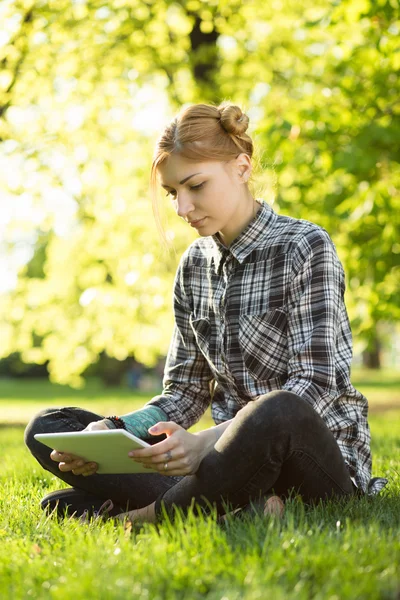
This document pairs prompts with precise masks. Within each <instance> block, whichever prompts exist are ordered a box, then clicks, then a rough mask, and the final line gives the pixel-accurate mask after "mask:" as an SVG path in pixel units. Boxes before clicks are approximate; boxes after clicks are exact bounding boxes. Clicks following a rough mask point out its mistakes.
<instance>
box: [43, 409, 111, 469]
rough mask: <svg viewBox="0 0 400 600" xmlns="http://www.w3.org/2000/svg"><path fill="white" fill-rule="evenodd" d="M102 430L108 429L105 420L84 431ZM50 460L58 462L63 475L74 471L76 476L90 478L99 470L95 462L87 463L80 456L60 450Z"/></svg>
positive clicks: (89, 426) (54, 451)
mask: <svg viewBox="0 0 400 600" xmlns="http://www.w3.org/2000/svg"><path fill="white" fill-rule="evenodd" d="M101 429H108V427H107V425H106V424H105V422H104V421H103V420H102V421H93V422H92V423H89V425H88V426H87V427H85V429H83V430H82V431H99V430H101ZM50 458H51V460H54V461H55V462H58V468H59V469H60V471H62V472H63V473H65V472H68V471H72V473H73V474H74V475H83V476H84V477H88V475H94V474H95V473H96V471H97V468H98V464H97V463H95V462H85V461H84V459H83V458H81V457H80V456H76V455H75V454H67V453H65V452H58V450H53V451H52V452H51V454H50Z"/></svg>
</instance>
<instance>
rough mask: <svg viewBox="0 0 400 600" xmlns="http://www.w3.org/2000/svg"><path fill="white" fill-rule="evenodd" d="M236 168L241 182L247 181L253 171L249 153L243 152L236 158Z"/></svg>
mask: <svg viewBox="0 0 400 600" xmlns="http://www.w3.org/2000/svg"><path fill="white" fill-rule="evenodd" d="M236 168H237V172H238V175H239V178H240V182H241V183H246V181H247V180H248V179H249V177H250V173H251V160H250V157H249V155H248V154H246V153H244V152H242V153H241V154H239V156H238V157H237V158H236Z"/></svg>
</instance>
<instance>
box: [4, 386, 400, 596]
mask: <svg viewBox="0 0 400 600" xmlns="http://www.w3.org/2000/svg"><path fill="white" fill-rule="evenodd" d="M393 381H394V382H396V378H395V377H394V378H393ZM373 382H374V380H372V383H373ZM367 383H368V385H370V384H371V382H367ZM386 384H387V386H388V387H389V388H390V389H391V391H394V392H396V393H398V385H397V384H396V383H394V384H393V386H392V384H391V383H390V382H389V381H388V380H386ZM18 385H20V384H18ZM91 386H92V387H91V388H90V386H89V388H88V389H87V390H86V391H79V392H71V391H68V390H67V389H65V388H61V389H59V390H58V391H57V397H55V395H54V388H52V387H47V393H48V395H47V396H46V386H44V387H43V385H42V387H40V385H39V386H38V387H37V388H35V385H29V386H28V389H27V391H26V392H25V393H24V394H22V395H21V396H18V395H17V392H16V389H15V388H12V386H11V387H10V388H9V389H8V390H5V389H4V387H3V391H2V396H3V398H2V400H1V402H5V404H3V410H4V406H6V408H7V406H9V403H11V402H15V403H16V404H18V405H23V406H25V409H26V410H25V413H24V414H25V416H26V414H27V413H28V412H29V411H30V410H31V404H34V405H35V410H36V406H38V407H39V408H40V407H41V406H43V405H45V404H46V400H49V401H50V402H54V400H56V403H57V404H58V403H60V404H62V405H65V404H70V403H71V404H78V405H80V406H82V405H87V406H88V405H89V406H90V407H92V408H93V407H94V406H96V409H97V410H98V411H99V412H102V410H100V408H99V406H113V405H114V412H116V409H115V406H116V405H118V406H123V405H124V406H125V405H126V406H127V410H132V408H133V406H132V402H133V404H134V405H135V406H136V405H137V406H140V405H142V404H143V403H144V402H145V401H146V399H147V398H148V395H140V396H137V395H135V396H134V397H133V395H132V393H131V392H129V391H121V390H119V391H108V392H104V391H101V390H100V389H98V388H96V384H95V383H92V384H91ZM391 386H392V387H393V389H392V388H391ZM23 387H24V386H20V387H19V390H18V393H19V394H21V393H22V390H23ZM371 387H374V386H373V385H372V386H371ZM11 388H12V389H13V390H14V392H13V391H12V389H11ZM376 389H377V390H378V391H379V389H381V388H379V387H377V386H376ZM67 392H68V393H67ZM13 394H14V395H13ZM35 394H39V395H36V396H35ZM85 394H86V396H85ZM11 398H13V400H11ZM70 401H71V402H70ZM114 403H116V404H114ZM125 403H126V404H125ZM0 410H2V409H1V407H0ZM106 412H107V411H106ZM2 417H3V420H4V417H5V415H4V412H3V414H2ZM399 417H400V411H398V410H392V411H388V410H387V411H382V412H378V413H373V414H372V415H371V418H370V425H371V432H372V440H373V443H372V449H373V456H374V469H373V471H374V474H375V475H378V474H379V475H383V476H387V477H388V478H389V480H390V484H389V486H388V488H387V489H386V490H385V492H384V493H383V494H382V495H381V496H380V497H378V498H372V499H368V498H367V499H362V500H351V501H350V502H347V503H346V504H343V503H329V504H325V505H321V506H318V507H317V508H314V509H309V508H308V509H307V508H305V507H304V505H303V504H302V503H301V502H299V501H298V500H297V501H296V500H294V501H292V502H291V503H289V504H288V505H287V506H286V513H285V517H284V519H283V520H282V521H281V522H278V521H276V520H274V519H268V518H265V517H262V516H261V515H258V514H254V515H246V517H243V519H242V520H240V519H238V518H234V517H229V518H228V520H227V522H226V523H225V524H223V525H221V524H220V523H218V522H217V520H216V518H215V515H211V516H209V517H207V518H206V517H204V516H198V515H196V514H193V513H192V514H190V515H189V516H188V517H187V518H186V519H183V520H182V519H179V518H178V520H177V522H175V524H171V523H169V522H163V523H162V524H160V525H158V526H157V527H156V526H154V525H145V526H144V527H143V528H142V529H141V530H139V531H133V532H132V533H129V532H126V531H124V528H123V526H122V525H121V524H119V525H117V526H115V525H114V524H113V523H111V522H106V523H91V524H90V525H83V524H81V523H78V522H76V521H68V520H64V521H62V520H61V521H60V520H56V519H55V518H53V517H51V518H46V516H45V515H44V514H43V513H42V512H41V510H40V509H39V500H40V498H41V497H42V496H43V495H44V494H46V493H48V492H49V491H52V490H55V489H58V488H60V487H62V486H63V484H62V483H61V482H60V481H59V480H58V479H57V478H56V477H54V476H52V475H50V474H49V473H47V472H46V471H43V470H42V469H41V468H40V466H39V465H38V464H37V463H36V462H35V460H34V459H33V458H32V457H31V456H30V455H29V453H28V451H27V450H26V449H25V448H24V445H23V427H3V428H2V429H1V430H0V456H1V461H0V598H2V599H3V598H4V599H12V600H14V599H16V600H17V599H20V598H24V599H25V598H40V599H42V598H44V599H47V598H49V599H50V598H51V599H54V600H62V599H70V598H74V600H77V599H81V598H82V599H87V598H96V599H98V598H100V599H101V600H103V599H104V600H107V599H114V598H118V599H119V598H121V599H122V598H124V599H125V598H133V599H141V600H142V599H146V600H169V599H171V600H197V599H198V600H200V599H203V598H207V599H208V600H222V599H225V600H239V599H240V600H242V599H244V600H256V599H260V600H264V599H265V598H271V599H273V600H275V599H278V600H279V599H285V600H286V599H287V598H296V600H297V599H300V600H302V599H304V600H306V599H307V600H308V599H309V598H312V599H320V600H326V599H330V600H342V599H343V600H345V599H349V600H354V599H358V598H360V599H364V598H368V599H369V598H376V599H381V598H383V599H398V598H399V593H400V576H399V574H400V535H399V531H400V500H399V498H400V475H399V464H400V418H399ZM207 423H208V424H209V421H208V418H205V419H204V421H203V422H202V423H201V424H198V427H201V426H203V427H204V426H207Z"/></svg>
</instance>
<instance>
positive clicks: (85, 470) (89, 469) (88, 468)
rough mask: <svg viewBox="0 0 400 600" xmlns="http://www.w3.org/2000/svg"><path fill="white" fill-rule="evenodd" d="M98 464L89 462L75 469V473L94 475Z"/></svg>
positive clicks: (85, 475) (86, 475)
mask: <svg viewBox="0 0 400 600" xmlns="http://www.w3.org/2000/svg"><path fill="white" fill-rule="evenodd" d="M97 468H98V465H97V464H96V463H87V464H86V465H84V466H83V467H81V468H80V469H73V471H72V472H73V474H74V475H82V476H83V477H89V476H90V475H94V474H95V473H96V471H97Z"/></svg>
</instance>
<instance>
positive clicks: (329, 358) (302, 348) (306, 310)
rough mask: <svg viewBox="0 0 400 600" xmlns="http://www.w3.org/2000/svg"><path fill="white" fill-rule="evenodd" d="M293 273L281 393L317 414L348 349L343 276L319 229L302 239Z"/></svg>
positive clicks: (327, 398) (342, 368)
mask: <svg viewBox="0 0 400 600" xmlns="http://www.w3.org/2000/svg"><path fill="white" fill-rule="evenodd" d="M294 269H295V273H294V276H293V279H292V281H291V284H290V286H289V294H288V304H287V343H288V354H289V360H288V379H287V381H286V383H285V385H284V386H283V389H286V390H289V391H292V392H294V393H296V394H298V395H299V396H302V397H303V398H305V399H306V400H308V401H309V402H310V403H311V404H312V405H313V407H314V408H315V410H316V411H317V412H318V413H319V414H320V415H321V416H322V415H323V414H324V413H325V412H326V410H327V408H328V406H329V404H330V403H331V401H332V399H333V398H335V397H336V395H337V375H338V372H340V374H341V377H342V378H343V377H345V376H346V370H347V369H348V368H349V363H350V360H351V346H352V340H351V331H350V326H349V324H348V318H347V313H346V308H345V305H344V289H345V285H344V272H343V268H342V265H341V263H340V261H339V259H338V256H337V254H336V250H335V247H334V245H333V243H332V241H331V239H330V238H329V236H328V234H327V233H326V232H325V231H324V230H317V231H313V232H312V234H311V235H309V236H305V238H304V239H303V240H302V242H301V243H300V244H299V248H298V250H297V253H296V255H295V259H294ZM339 335H342V343H341V349H340V353H338V351H337V342H338V336H339ZM338 365H339V369H340V371H338Z"/></svg>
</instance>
